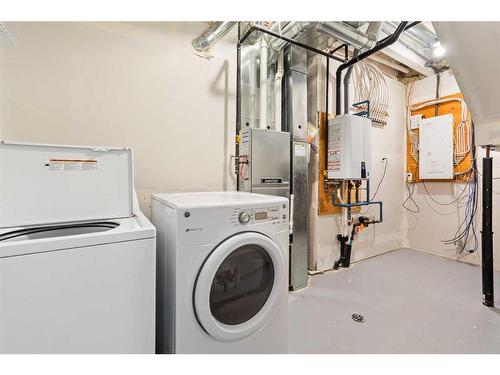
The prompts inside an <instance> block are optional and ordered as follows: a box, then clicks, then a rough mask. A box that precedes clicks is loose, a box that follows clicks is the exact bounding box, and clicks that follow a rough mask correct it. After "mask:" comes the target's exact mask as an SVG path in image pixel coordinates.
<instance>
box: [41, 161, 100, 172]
mask: <svg viewBox="0 0 500 375" xmlns="http://www.w3.org/2000/svg"><path fill="white" fill-rule="evenodd" d="M43 166H44V168H45V169H46V170H50V171H93V170H97V169H98V168H99V163H98V162H97V160H80V159H49V160H46V161H45V163H44V165H43Z"/></svg>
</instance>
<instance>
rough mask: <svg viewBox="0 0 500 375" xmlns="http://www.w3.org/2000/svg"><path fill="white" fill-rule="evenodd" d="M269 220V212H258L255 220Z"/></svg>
mask: <svg viewBox="0 0 500 375" xmlns="http://www.w3.org/2000/svg"><path fill="white" fill-rule="evenodd" d="M264 219H267V212H256V213H255V220H264Z"/></svg>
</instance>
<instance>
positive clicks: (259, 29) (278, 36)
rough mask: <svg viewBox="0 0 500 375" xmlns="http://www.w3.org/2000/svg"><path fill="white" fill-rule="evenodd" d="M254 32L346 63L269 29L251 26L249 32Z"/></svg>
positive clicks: (339, 58)
mask: <svg viewBox="0 0 500 375" xmlns="http://www.w3.org/2000/svg"><path fill="white" fill-rule="evenodd" d="M254 30H257V31H260V32H263V33H265V34H268V35H271V36H274V37H275V38H278V39H281V40H284V41H285V42H288V43H290V44H293V45H295V46H297V47H301V48H304V49H306V50H308V51H311V52H314V53H317V54H318V55H322V56H325V57H328V58H331V59H334V60H337V61H340V62H344V59H342V58H341V57H337V56H334V55H331V54H330V53H328V52H325V51H322V50H320V49H317V48H314V47H311V46H308V45H307V44H304V43H301V42H297V41H296V40H294V39H290V38H287V37H286V36H283V35H280V34H278V33H275V32H274V31H271V30H268V29H264V28H262V27H259V26H250V28H249V29H248V31H254ZM247 34H248V33H247ZM245 39H246V38H245Z"/></svg>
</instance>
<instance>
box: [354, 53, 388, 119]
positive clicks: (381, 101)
mask: <svg viewBox="0 0 500 375" xmlns="http://www.w3.org/2000/svg"><path fill="white" fill-rule="evenodd" d="M353 73H354V74H353V77H354V101H355V102H356V103H359V102H362V101H365V100H369V101H370V117H371V119H372V121H373V122H374V123H375V124H378V125H380V126H386V125H387V118H388V117H389V113H388V110H389V86H388V85H387V81H386V79H385V76H384V74H383V73H382V72H381V71H380V69H379V68H377V67H376V66H375V65H374V64H371V63H369V62H366V61H360V62H358V63H357V64H355V65H354V72H353Z"/></svg>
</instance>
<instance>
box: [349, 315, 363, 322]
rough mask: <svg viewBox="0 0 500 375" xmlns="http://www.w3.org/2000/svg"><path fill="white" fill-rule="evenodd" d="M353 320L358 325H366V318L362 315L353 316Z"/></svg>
mask: <svg viewBox="0 0 500 375" xmlns="http://www.w3.org/2000/svg"><path fill="white" fill-rule="evenodd" d="M352 320H354V321H355V322H357V323H364V322H365V317H364V316H363V315H361V314H352Z"/></svg>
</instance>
